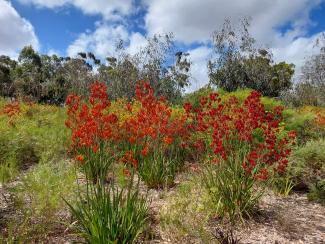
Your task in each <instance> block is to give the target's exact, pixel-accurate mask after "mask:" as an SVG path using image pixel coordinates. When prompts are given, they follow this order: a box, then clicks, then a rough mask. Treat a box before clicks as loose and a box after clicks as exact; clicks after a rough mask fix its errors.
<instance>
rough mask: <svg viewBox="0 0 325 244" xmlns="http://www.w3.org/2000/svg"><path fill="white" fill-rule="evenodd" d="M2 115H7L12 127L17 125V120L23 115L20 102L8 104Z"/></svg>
mask: <svg viewBox="0 0 325 244" xmlns="http://www.w3.org/2000/svg"><path fill="white" fill-rule="evenodd" d="M2 113H3V114H5V115H7V116H8V118H9V120H8V124H9V125H11V126H14V125H15V118H17V116H18V115H19V114H20V113H21V109H20V104H19V102H18V101H14V102H11V103H7V104H6V105H5V106H4V108H3V110H2Z"/></svg>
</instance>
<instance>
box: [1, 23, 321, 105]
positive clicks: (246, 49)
mask: <svg viewBox="0 0 325 244" xmlns="http://www.w3.org/2000/svg"><path fill="white" fill-rule="evenodd" d="M324 40H325V38H322V39H321V40H319V42H318V43H317V45H318V47H319V50H320V51H319V53H318V54H315V55H313V56H311V57H308V58H307V60H306V63H305V65H304V67H303V69H302V74H301V76H299V82H298V83H297V84H294V83H293V82H292V78H293V75H294V72H295V70H294V68H295V67H294V65H293V64H288V63H286V62H280V63H275V62H274V60H273V58H272V52H271V51H270V50H268V49H266V48H262V47H258V46H257V44H256V42H255V39H254V38H253V37H252V36H251V35H250V33H249V21H248V20H247V19H242V20H241V21H240V23H239V24H237V25H233V24H232V23H231V22H230V21H229V20H226V21H225V22H224V25H223V27H222V28H221V30H218V31H215V32H214V33H213V35H212V46H213V50H214V52H213V55H212V57H211V59H210V60H209V61H208V63H207V67H208V72H209V85H208V87H218V88H222V89H224V90H226V91H234V90H236V89H238V88H251V89H255V90H257V91H259V92H261V93H262V94H263V95H265V96H271V97H281V98H282V99H283V100H284V101H285V102H287V103H289V104H291V105H294V106H299V105H302V104H308V105H322V106H323V105H325V98H324V96H325V90H324V86H325V85H324V83H325V81H324V80H325V79H324V77H325V45H324V43H325V41H324ZM191 64H192V63H191V57H190V56H189V54H188V53H186V52H182V51H179V50H176V45H175V42H174V39H173V35H172V34H167V35H155V36H154V37H152V38H148V39H147V44H146V46H144V47H143V48H141V49H140V50H138V52H137V53H135V54H130V53H129V52H128V50H127V49H126V48H125V45H124V43H123V42H122V41H118V42H117V44H116V52H115V56H114V57H107V58H106V59H105V60H101V59H99V58H98V57H96V56H95V55H94V54H93V53H91V52H88V53H84V52H80V53H79V54H78V56H77V57H59V56H57V55H52V56H49V55H45V54H40V53H38V52H36V51H35V50H34V49H33V48H32V47H31V46H27V47H25V48H23V49H22V50H21V52H20V54H19V57H18V60H13V59H11V58H10V57H8V56H3V55H2V56H0V95H1V96H6V97H24V98H29V99H31V100H34V101H37V102H43V103H50V104H62V103H63V102H64V100H65V97H66V95H67V94H68V93H77V94H81V95H86V94H85V93H86V92H87V88H88V86H89V83H90V82H92V81H94V80H100V81H102V82H105V83H107V85H108V87H109V95H110V96H111V98H112V99H115V98H119V97H127V98H128V99H131V98H133V96H134V87H135V84H136V83H137V81H139V80H146V81H147V82H149V83H150V85H151V87H153V89H154V91H155V93H156V95H158V96H160V95H162V96H164V97H165V98H166V99H167V100H168V101H170V102H172V103H177V102H179V101H181V98H182V94H183V91H184V89H185V88H186V87H187V86H188V85H189V83H190V80H191V76H190V69H191ZM199 82H200V81H199ZM203 82H205V81H203Z"/></svg>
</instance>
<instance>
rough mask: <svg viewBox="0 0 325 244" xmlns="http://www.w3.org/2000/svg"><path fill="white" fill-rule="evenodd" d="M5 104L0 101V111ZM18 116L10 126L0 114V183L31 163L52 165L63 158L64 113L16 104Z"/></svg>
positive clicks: (37, 106) (42, 106)
mask: <svg viewBox="0 0 325 244" xmlns="http://www.w3.org/2000/svg"><path fill="white" fill-rule="evenodd" d="M5 104H6V102H5V101H4V100H1V101H0V111H2V110H3V107H4V105H5ZM20 110H21V112H20V114H19V115H17V116H15V118H14V119H13V120H11V121H12V123H10V119H9V118H8V116H7V115H6V114H0V180H1V181H2V182H3V181H7V180H9V179H10V178H12V177H13V176H15V174H16V173H17V172H18V171H19V169H20V168H27V167H28V166H29V165H31V164H34V163H38V162H40V163H46V162H50V161H51V162H55V161H57V160H59V159H61V158H64V157H65V155H66V145H67V138H68V135H69V134H68V133H69V132H68V130H67V129H66V128H65V126H64V120H65V109H63V108H60V107H55V106H48V105H39V104H33V105H28V104H24V103H20Z"/></svg>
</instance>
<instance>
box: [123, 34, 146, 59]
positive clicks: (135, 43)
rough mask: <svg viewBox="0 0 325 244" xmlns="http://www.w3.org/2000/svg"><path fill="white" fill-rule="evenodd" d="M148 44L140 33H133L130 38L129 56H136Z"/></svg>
mask: <svg viewBox="0 0 325 244" xmlns="http://www.w3.org/2000/svg"><path fill="white" fill-rule="evenodd" d="M146 44H147V39H146V38H145V36H143V35H142V34H141V33H139V32H135V33H132V34H131V35H130V38H129V46H128V48H127V51H128V53H129V54H131V55H133V54H136V53H137V52H138V51H139V50H140V49H141V48H144V47H145V46H146Z"/></svg>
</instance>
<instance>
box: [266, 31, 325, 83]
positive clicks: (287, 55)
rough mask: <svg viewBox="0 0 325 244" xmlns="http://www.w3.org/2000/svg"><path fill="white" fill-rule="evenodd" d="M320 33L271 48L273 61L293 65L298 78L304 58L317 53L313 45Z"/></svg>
mask: <svg viewBox="0 0 325 244" xmlns="http://www.w3.org/2000/svg"><path fill="white" fill-rule="evenodd" d="M322 33H325V32H322ZM322 33H317V34H315V35H313V36H311V37H299V38H297V39H295V40H293V41H291V42H287V43H284V44H283V45H282V46H277V47H274V48H272V52H273V55H274V60H275V61H276V62H280V61H286V62H287V63H293V64H295V66H296V67H295V71H296V72H295V75H296V77H297V76H299V75H300V71H301V70H300V69H301V67H302V65H303V64H304V62H305V58H308V57H309V56H311V55H313V54H315V53H317V52H319V50H318V49H317V48H316V47H315V43H316V40H317V38H320V37H321V35H322Z"/></svg>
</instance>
